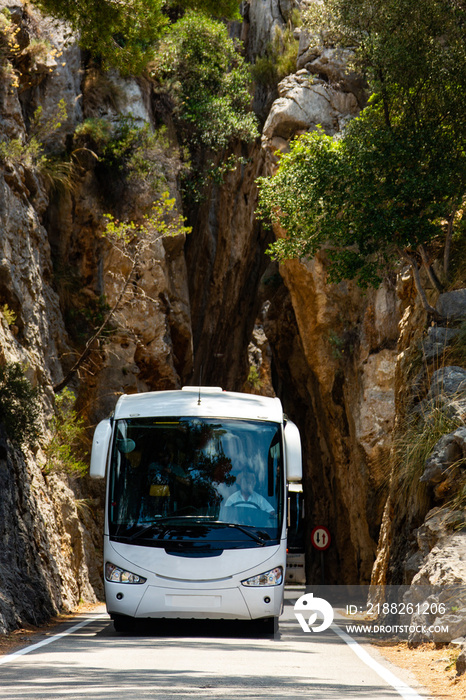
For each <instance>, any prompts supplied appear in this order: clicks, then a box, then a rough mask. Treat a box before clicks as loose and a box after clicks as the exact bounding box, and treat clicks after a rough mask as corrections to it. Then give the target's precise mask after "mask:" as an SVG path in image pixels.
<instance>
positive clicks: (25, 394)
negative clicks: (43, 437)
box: [0, 362, 41, 446]
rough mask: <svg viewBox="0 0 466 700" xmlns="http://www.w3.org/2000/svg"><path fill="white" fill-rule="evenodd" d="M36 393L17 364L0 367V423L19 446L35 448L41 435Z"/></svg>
mask: <svg viewBox="0 0 466 700" xmlns="http://www.w3.org/2000/svg"><path fill="white" fill-rule="evenodd" d="M39 396H40V394H39V389H37V388H36V387H33V386H32V385H31V382H30V381H29V379H28V378H27V377H26V376H25V375H24V370H23V367H22V366H21V364H20V363H19V362H7V364H6V365H4V366H3V367H0V423H3V425H4V427H5V430H6V432H7V434H8V437H9V438H10V439H11V440H13V441H15V442H17V443H19V445H27V444H29V445H31V446H34V445H36V444H37V442H38V439H39V437H40V434H41V430H40V415H41V405H40V399H39Z"/></svg>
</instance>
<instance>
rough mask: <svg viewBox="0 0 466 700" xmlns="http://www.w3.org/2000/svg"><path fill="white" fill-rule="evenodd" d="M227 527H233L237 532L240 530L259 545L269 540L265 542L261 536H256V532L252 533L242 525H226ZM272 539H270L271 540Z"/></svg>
mask: <svg viewBox="0 0 466 700" xmlns="http://www.w3.org/2000/svg"><path fill="white" fill-rule="evenodd" d="M225 525H226V526H227V527H233V528H235V529H236V530H240V531H241V532H244V534H245V535H249V537H250V538H251V539H252V540H255V541H256V542H258V543H259V544H265V543H266V541H267V540H264V538H263V537H259V535H256V533H255V532H251V530H248V529H247V528H245V527H242V526H241V525H238V524H237V523H225ZM269 539H270V538H269Z"/></svg>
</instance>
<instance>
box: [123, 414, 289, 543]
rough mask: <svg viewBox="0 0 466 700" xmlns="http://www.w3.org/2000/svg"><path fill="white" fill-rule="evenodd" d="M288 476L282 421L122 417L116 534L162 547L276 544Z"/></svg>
mask: <svg viewBox="0 0 466 700" xmlns="http://www.w3.org/2000/svg"><path fill="white" fill-rule="evenodd" d="M282 483H283V463H282V446H281V427H280V425H279V424H278V423H273V422H266V421H252V420H236V419H235V420H233V419H231V420H230V419H228V420H225V419H213V418H192V417H180V418H166V419H165V418H127V419H124V420H122V419H120V420H118V421H117V422H116V430H115V438H114V443H113V449H112V460H111V470H110V484H109V489H110V490H109V534H110V537H111V538H112V539H115V540H119V541H122V542H130V543H133V544H144V545H148V546H155V547H157V546H164V547H166V546H167V542H168V543H169V542H172V543H176V546H181V545H180V543H183V542H184V543H185V546H188V544H189V543H191V546H194V544H195V543H197V545H199V544H202V545H204V548H207V549H209V548H210V549H212V548H213V549H221V548H233V547H254V546H263V545H265V544H273V543H277V542H278V541H279V539H280V532H281V523H282V507H283V505H282V504H283V486H282ZM172 547H175V544H172ZM168 548H169V549H170V546H168Z"/></svg>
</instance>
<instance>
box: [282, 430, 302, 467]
mask: <svg viewBox="0 0 466 700" xmlns="http://www.w3.org/2000/svg"><path fill="white" fill-rule="evenodd" d="M284 435H285V457H286V480H287V481H301V479H302V476H303V463H302V457H301V436H300V434H299V430H298V426H297V425H295V424H294V423H292V422H291V421H290V420H288V421H287V422H286V425H285V429H284Z"/></svg>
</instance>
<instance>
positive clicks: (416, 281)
mask: <svg viewBox="0 0 466 700" xmlns="http://www.w3.org/2000/svg"><path fill="white" fill-rule="evenodd" d="M399 253H400V255H401V256H402V257H403V258H404V259H405V260H406V261H407V262H409V264H410V265H411V269H412V271H413V278H414V284H415V286H416V290H417V293H418V294H419V297H420V299H421V302H422V306H423V308H424V309H425V310H426V311H427V313H429V314H431V315H432V316H434V317H435V318H440V316H439V313H438V311H437V309H434V307H433V306H431V305H430V304H429V302H428V301H427V296H426V293H425V290H424V287H423V286H422V282H421V276H420V274H419V268H418V266H417V262H416V258H415V257H414V255H411V254H410V253H408V251H407V250H401V249H399Z"/></svg>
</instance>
